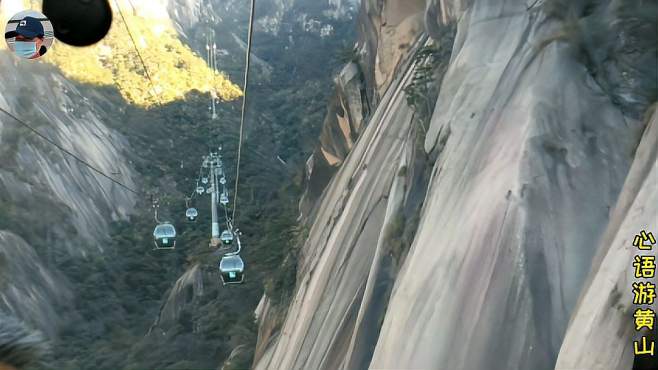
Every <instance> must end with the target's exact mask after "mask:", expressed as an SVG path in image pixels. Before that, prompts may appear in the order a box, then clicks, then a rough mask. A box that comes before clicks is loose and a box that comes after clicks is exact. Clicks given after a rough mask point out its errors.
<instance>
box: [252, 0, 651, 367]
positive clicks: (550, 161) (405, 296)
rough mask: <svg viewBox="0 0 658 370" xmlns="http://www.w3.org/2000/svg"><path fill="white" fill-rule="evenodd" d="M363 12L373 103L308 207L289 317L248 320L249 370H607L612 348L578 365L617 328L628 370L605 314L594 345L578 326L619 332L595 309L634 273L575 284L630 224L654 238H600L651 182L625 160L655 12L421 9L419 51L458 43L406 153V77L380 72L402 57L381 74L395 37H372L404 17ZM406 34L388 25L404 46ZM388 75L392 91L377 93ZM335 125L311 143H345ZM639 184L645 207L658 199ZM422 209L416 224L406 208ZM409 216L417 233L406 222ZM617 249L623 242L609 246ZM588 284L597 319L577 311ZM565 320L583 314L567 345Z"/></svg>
mask: <svg viewBox="0 0 658 370" xmlns="http://www.w3.org/2000/svg"><path fill="white" fill-rule="evenodd" d="M373 5H375V4H374V2H370V1H363V3H362V15H361V25H362V34H361V42H360V46H361V47H363V48H364V49H363V50H364V52H363V55H362V57H361V63H363V64H364V65H363V66H362V68H363V70H364V71H365V72H364V76H365V77H364V81H365V82H364V83H365V86H366V87H365V89H366V90H367V91H373V90H374V92H373V93H369V96H375V97H377V95H378V94H377V92H378V91H385V93H382V97H381V100H379V101H378V104H376V106H375V107H374V108H373V107H371V108H370V110H371V111H373V112H374V113H373V114H372V115H371V116H370V117H368V119H367V120H366V121H367V127H366V129H365V130H364V131H363V132H362V134H361V135H360V136H359V138H358V140H356V141H355V142H354V144H353V146H351V150H350V151H349V154H347V155H346V157H345V159H344V160H342V158H341V157H338V159H337V160H334V164H335V165H336V166H338V165H340V169H338V171H337V172H336V173H335V175H334V176H333V178H332V179H331V181H330V182H329V184H328V185H327V187H326V188H325V189H324V192H322V195H321V197H320V198H319V200H318V201H317V203H315V204H313V205H309V204H306V205H304V204H303V209H302V210H303V211H304V209H307V211H306V213H307V214H308V213H309V212H311V214H312V216H311V217H310V218H309V219H308V222H309V224H310V233H309V237H308V239H307V240H306V242H305V243H304V245H303V247H302V249H301V251H300V254H301V258H300V263H299V266H298V276H297V281H298V284H297V288H296V292H295V295H294V299H293V301H292V303H291V305H290V308H289V309H288V313H287V317H286V319H285V321H284V322H283V324H282V325H281V328H280V330H273V329H272V328H271V318H268V317H267V315H265V316H260V317H261V336H260V338H259V339H260V340H261V343H260V344H259V345H260V346H262V347H263V348H264V349H263V350H262V351H261V352H260V353H261V354H262V357H260V358H258V357H257V359H256V368H257V369H266V368H268V369H278V368H289V369H305V368H314V369H333V368H344V369H355V368H368V367H369V368H373V369H393V368H396V369H397V368H404V369H427V368H433V369H451V370H453V369H464V370H469V369H485V368H486V369H552V368H553V367H554V366H555V364H556V360H557V358H558V352H560V350H561V351H562V353H563V355H561V357H560V361H561V362H560V364H561V365H560V364H559V365H558V367H560V366H562V367H561V368H564V369H567V368H573V366H581V367H577V368H578V369H580V368H583V369H584V368H587V369H590V368H601V369H604V368H607V367H606V366H607V364H606V365H603V359H597V358H596V357H595V354H596V353H597V352H596V351H604V352H605V351H608V350H609V349H610V350H612V349H614V350H615V351H616V350H617V349H619V347H614V346H620V345H621V343H622V342H621V339H620V340H611V341H606V342H605V343H602V342H596V343H599V344H603V346H602V348H594V344H596V343H588V344H586V346H587V348H588V349H589V350H588V355H587V356H585V357H583V358H581V359H577V357H578V355H579V354H580V352H579V351H578V350H577V348H583V346H585V344H584V343H585V339H586V337H589V336H596V335H598V333H602V332H601V331H602V330H608V329H607V328H610V330H616V328H618V326H617V325H623V327H624V328H625V329H623V330H622V332H623V333H624V334H623V335H622V338H623V339H624V342H623V343H624V346H625V347H624V348H623V350H622V352H623V353H624V355H623V356H621V355H620V356H621V357H619V356H617V357H615V358H614V359H612V361H615V362H614V363H620V364H622V363H623V364H624V365H628V363H629V357H628V356H629V352H628V351H629V350H628V349H629V348H631V346H632V341H631V339H630V337H631V335H630V334H631V330H632V327H631V326H632V320H630V319H628V320H626V321H624V322H621V321H619V320H620V318H621V315H622V314H621V313H615V317H617V318H618V319H615V321H614V322H610V323H609V325H606V326H605V327H603V328H599V327H596V326H592V324H591V322H590V321H588V316H584V315H585V314H589V313H590V312H591V310H592V307H597V310H598V312H599V314H598V315H599V316H598V317H601V319H600V320H603V319H602V317H603V316H605V315H607V314H609V313H610V310H615V312H617V311H616V310H617V308H615V307H617V306H616V305H615V306H612V304H606V305H605V306H604V307H601V308H598V307H600V306H596V302H599V303H601V302H602V300H605V299H607V297H608V295H609V294H612V295H613V296H615V294H614V293H613V286H611V285H610V283H609V282H608V281H609V279H613V281H617V276H622V277H623V276H627V275H624V274H622V272H621V271H624V273H625V271H628V270H621V269H622V268H623V267H622V265H621V263H622V260H623V263H626V264H628V263H629V259H628V258H627V257H624V258H620V259H619V261H618V260H617V257H615V256H611V257H609V258H612V259H613V260H614V261H615V262H614V264H615V265H614V266H615V267H614V269H615V270H608V269H606V270H604V271H601V270H599V271H598V273H597V270H593V274H594V275H593V277H592V278H590V279H589V280H590V281H591V282H590V283H587V284H586V280H587V274H588V271H589V270H590V266H591V265H592V260H593V258H594V256H595V254H596V253H597V247H598V246H599V245H601V247H599V249H604V250H605V249H607V248H608V247H607V246H608V245H610V244H605V242H604V244H599V240H601V238H602V237H603V235H604V231H605V230H606V228H610V229H609V230H610V231H609V232H608V233H609V235H610V236H609V239H610V240H612V238H613V236H614V235H615V233H616V230H617V226H614V225H626V224H625V223H624V222H628V225H627V226H624V229H623V230H625V232H628V233H630V232H631V231H630V227H631V226H632V227H640V226H642V227H646V228H651V227H655V221H654V220H655V219H656V217H658V215H657V214H656V213H655V209H654V208H651V207H648V208H646V209H645V210H643V212H644V213H642V214H633V215H632V216H631V215H630V214H628V216H625V215H624V213H623V211H617V213H615V215H616V216H614V215H613V218H612V222H613V224H610V222H611V219H610V210H611V209H612V208H614V205H615V204H616V203H617V199H618V198H619V195H620V191H621V190H622V186H623V184H624V182H625V181H627V184H628V185H627V187H630V189H629V190H627V191H626V192H628V195H624V196H623V197H624V198H622V199H632V198H633V197H634V194H635V192H637V191H639V190H638V189H636V187H637V186H639V185H634V184H638V182H637V181H639V180H637V179H635V180H633V179H630V180H626V179H627V174H628V171H629V168H630V166H631V162H632V161H633V158H634V157H635V158H636V159H635V160H636V161H638V162H639V164H637V166H640V167H642V166H644V168H647V169H648V168H650V167H654V166H655V164H656V160H657V159H656V155H655V154H656V153H655V151H651V150H649V149H647V146H649V145H650V144H646V143H645V144H643V148H644V149H640V150H638V151H637V152H636V148H637V146H638V143H639V142H640V137H641V135H642V132H643V130H644V126H645V124H644V122H643V121H642V120H640V119H639V117H641V116H642V114H643V113H644V111H645V110H646V109H647V106H648V104H649V103H650V102H652V101H655V99H656V90H655V86H653V84H651V83H650V81H656V71H655V70H652V69H651V66H652V65H654V66H655V64H656V59H655V50H656V35H655V33H654V34H651V33H645V32H644V31H646V30H648V29H651V28H652V27H653V28H655V25H656V20H655V19H652V18H650V17H643V16H642V14H644V12H648V11H651V10H655V9H654V8H652V7H648V8H644V7H646V6H647V5H646V4H644V3H642V2H627V3H624V4H621V3H619V2H616V1H610V2H589V1H579V2H561V1H545V2H534V3H533V2H526V1H505V2H500V1H488V0H481V1H479V0H474V1H428V2H427V7H426V8H424V9H425V13H424V16H425V30H426V32H427V33H428V34H429V35H430V36H432V37H433V38H435V39H436V40H437V42H438V43H439V44H441V41H445V40H446V33H447V32H449V27H450V26H451V25H455V26H456V28H457V34H456V37H455V41H454V44H452V55H451V56H450V58H449V67H448V69H447V72H446V73H445V76H443V75H442V74H441V73H437V74H436V75H435V77H436V81H435V84H437V85H440V95H439V97H438V99H437V101H436V106H435V108H434V113H433V115H432V117H431V121H430V125H429V128H428V130H427V133H426V136H425V137H424V143H422V144H420V145H419V144H418V143H417V141H416V140H413V139H412V138H413V137H414V135H413V132H414V130H413V129H412V125H413V124H414V123H415V122H414V120H413V119H412V118H411V116H412V113H413V112H412V110H410V109H409V107H408V106H407V103H408V102H407V101H405V99H404V98H403V96H402V95H403V94H401V90H402V89H403V88H405V87H407V85H408V84H410V82H411V80H410V74H411V71H412V70H413V68H415V69H416V70H418V69H419V66H418V65H416V64H414V63H411V64H406V65H405V64H400V65H397V66H395V67H393V68H392V67H390V66H386V67H385V68H383V69H382V64H381V63H382V61H384V62H383V63H386V62H385V61H390V60H396V58H395V57H394V56H395V55H397V54H393V56H392V58H389V59H384V58H382V57H381V56H379V57H377V56H378V55H380V53H382V52H383V53H386V50H387V46H386V45H387V43H392V44H393V45H395V44H394V41H392V40H396V37H397V35H396V34H395V32H384V33H382V34H377V33H376V32H373V30H380V29H385V22H384V20H386V19H387V18H386V17H385V16H384V14H387V13H386V12H387V9H409V7H412V5H411V2H406V1H395V0H391V1H383V2H377V3H376V5H377V7H373ZM418 8H420V7H417V8H415V9H418ZM378 12H381V13H378ZM373 13H374V14H373ZM403 14H404V13H403ZM407 17H409V18H414V17H416V15H414V14H412V15H407ZM377 22H382V23H377ZM405 22H406V20H402V21H400V19H398V20H397V21H396V22H392V23H393V24H397V25H399V29H400V30H402V32H405V31H404V30H406V29H408V28H407V26H405V24H406V23H405ZM618 35H619V36H618ZM416 36H417V37H418V35H416ZM387 37H391V39H387ZM402 45H404V43H402V44H401V45H400V46H402ZM640 45H641V46H640ZM415 49H416V48H410V50H412V51H413V50H415ZM389 53H390V51H389ZM402 55H406V58H407V59H408V58H409V55H408V54H405V53H403V54H402ZM615 61H616V62H615ZM403 66H405V67H403ZM377 69H379V72H377ZM386 71H395V72H389V73H391V74H390V75H392V76H394V77H393V78H392V79H390V81H391V82H390V84H387V83H386V82H387V81H388V79H387V76H389V73H385V72H386ZM339 86H340V85H339ZM377 100H378V99H372V101H377ZM370 104H372V103H370ZM326 122H327V121H326ZM332 122H334V121H330V122H329V124H332ZM336 123H337V124H336ZM336 123H333V126H330V127H329V128H327V127H325V131H327V130H330V129H331V130H334V131H336V130H337V129H338V128H339V127H342V126H344V124H343V123H341V122H340V119H339V120H337V121H336ZM352 123H358V119H356V120H352V121H350V124H352ZM421 127H422V126H421ZM416 130H418V128H416ZM421 132H422V130H421ZM652 132H653V131H651V129H650V128H649V129H647V131H645V137H647V135H649V134H650V133H652ZM345 136H347V135H345ZM421 137H422V136H421ZM352 139H353V138H352ZM342 140H343V139H342V138H341V139H340V140H339V141H342ZM650 140H651V139H649V138H647V139H645V141H649V142H650ZM326 147H327V145H326V144H324V143H323V146H322V149H324V148H326ZM421 150H422V151H421ZM418 151H421V153H424V154H426V155H427V159H428V160H429V161H430V163H429V164H430V166H431V168H432V171H431V179H430V180H429V182H427V185H426V186H416V188H414V184H418V174H417V172H415V171H409V168H413V167H408V165H409V164H410V163H413V162H414V161H413V160H412V159H411V158H414V156H413V155H412V153H417V152H418ZM317 154H318V152H317V151H316V154H314V156H313V162H311V163H315V162H316V161H317V158H318V157H317ZM415 157H416V158H418V157H419V156H415ZM420 157H421V158H422V157H423V155H422V154H421V156H420ZM326 158H332V157H328V156H327V157H326ZM325 167H326V166H325ZM311 168H312V169H313V167H311ZM638 171H639V170H638ZM325 173H326V171H325ZM650 175H651V174H650V173H649V174H645V175H644V176H646V180H645V181H646V183H645V184H644V185H643V186H644V187H646V189H647V190H646V191H645V192H642V193H641V194H644V195H642V196H643V197H645V196H646V197H650V196H651V195H650V194H651V193H647V191H649V192H650V190H649V189H655V188H656V187H657V186H658V183H657V181H658V179H656V178H655V177H652V176H650ZM634 176H641V175H639V174H633V173H632V174H631V177H634ZM312 178H313V172H311V174H310V179H312ZM309 184H312V183H311V182H310V181H309ZM420 184H421V185H424V184H423V181H420ZM322 185H323V184H322V182H321V181H319V182H318V183H315V184H314V186H316V187H320V189H321V188H322V187H321V186H322ZM314 192H315V194H317V193H318V190H317V189H316V190H314ZM425 194H426V195H425ZM417 197H420V198H421V203H422V210H419V209H418V208H417V207H413V206H411V204H414V203H413V201H412V199H414V198H417ZM422 198H424V201H422ZM643 199H644V198H643ZM646 199H647V201H649V200H650V198H646ZM638 201H639V200H638ZM415 204H416V205H417V204H418V202H417V201H416V203H415ZM620 207H625V206H622V205H620ZM308 209H312V211H308ZM409 209H411V210H413V211H415V212H416V213H417V214H419V216H420V220H414V221H410V220H409V218H410V217H409V215H410V214H413V213H414V212H409ZM622 209H623V208H622ZM625 217H629V218H628V220H627V221H623V220H624V218H625ZM631 217H632V218H631ZM416 222H417V225H416ZM400 223H402V226H400ZM609 225H612V226H609ZM416 226H417V230H416ZM638 231H639V230H638ZM636 232H637V231H636ZM631 237H632V235H626V236H622V235H619V236H618V238H620V239H619V240H618V241H615V244H614V246H615V247H616V246H618V245H619V244H618V243H619V242H622V240H626V241H628V239H623V238H631ZM396 239H402V245H403V248H402V252H401V253H400V251H399V245H400V243H399V240H396ZM615 240H617V239H615ZM408 244H410V248H409V250H408V254H407V253H406V249H405V248H404V246H405V245H408ZM396 248H397V249H396ZM617 248H621V246H620V245H619V247H617ZM623 248H624V249H623V250H624V251H627V250H628V248H630V247H629V246H628V245H624V247H623ZM615 250H617V249H610V251H615ZM599 253H601V255H602V256H605V255H606V253H607V252H602V251H599ZM611 253H613V252H611ZM615 253H618V252H615ZM624 253H627V252H624ZM405 254H406V256H405ZM601 258H603V257H601ZM606 261H607V260H605V259H604V260H603V262H600V263H606ZM400 263H401V264H402V268H401V270H400V271H399V273H397V269H396V268H395V265H396V264H400ZM607 263H610V262H607ZM594 266H595V269H596V268H598V262H597V263H594ZM627 268H629V267H627ZM611 274H612V275H611ZM616 274H621V275H616ZM620 279H621V280H620V284H625V283H623V281H625V280H624V279H626V278H620ZM602 283H604V284H605V286H602V285H601V284H602ZM589 284H591V287H592V288H591V289H593V290H592V291H591V293H587V294H590V295H594V296H595V297H597V299H594V300H593V301H590V302H586V303H585V301H583V303H581V305H580V309H577V308H576V307H577V306H576V305H577V301H578V299H579V296H580V295H581V291H582V289H583V287H584V286H588V285H589ZM594 284H597V285H596V286H595V285H594ZM391 285H394V287H393V288H392V291H391V290H390V287H391ZM626 285H628V284H626ZM598 288H603V289H602V290H598ZM617 289H626V290H624V291H625V293H624V295H623V297H624V299H626V301H628V300H629V299H628V294H629V292H630V290H629V289H630V288H629V287H622V286H621V285H619V286H618V287H617ZM617 291H619V290H617ZM389 294H390V302H389ZM583 299H585V298H581V300H583ZM626 301H625V302H624V304H623V305H622V307H628V303H627V302H626ZM264 302H267V299H265V301H264ZM264 305H265V306H267V305H266V304H265V303H264ZM622 309H623V308H622ZM574 312H581V313H580V314H577V315H578V316H576V319H575V321H574V322H573V323H572V328H573V329H572V331H570V332H569V334H568V337H567V339H568V342H565V344H564V345H563V339H564V336H565V332H566V331H567V325H568V323H569V321H570V318H571V316H572V314H573V313H574ZM626 318H628V316H626ZM264 328H268V330H263V329H264ZM613 328H615V329H613ZM581 329H582V330H581ZM583 331H584V332H583ZM618 332H619V331H618ZM583 335H585V336H586V337H583ZM599 338H600V340H601V341H605V340H606V339H605V338H607V337H604V336H600V337H599ZM569 343H573V344H574V346H577V347H576V348H570V347H569ZM561 348H562V349H561ZM620 350H621V349H620ZM615 351H612V352H611V353H612V355H613V356H615V355H614V354H615V353H619V352H615ZM617 361H618V362H617ZM590 366H592V367H590ZM596 366H598V367H596ZM620 366H621V365H620ZM619 368H620V369H621V368H627V367H619Z"/></svg>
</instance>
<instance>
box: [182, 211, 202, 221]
mask: <svg viewBox="0 0 658 370" xmlns="http://www.w3.org/2000/svg"><path fill="white" fill-rule="evenodd" d="M198 215H199V212H198V211H197V210H196V208H188V209H187V211H185V217H187V220H188V221H190V222H194V221H196V218H197V216H198Z"/></svg>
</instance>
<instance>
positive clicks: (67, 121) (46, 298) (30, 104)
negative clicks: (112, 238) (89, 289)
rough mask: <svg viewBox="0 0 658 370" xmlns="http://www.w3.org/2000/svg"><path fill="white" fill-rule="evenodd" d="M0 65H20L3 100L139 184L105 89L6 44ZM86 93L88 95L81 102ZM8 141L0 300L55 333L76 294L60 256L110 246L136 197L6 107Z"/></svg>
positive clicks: (0, 121) (1, 194) (2, 131)
mask: <svg viewBox="0 0 658 370" xmlns="http://www.w3.org/2000/svg"><path fill="white" fill-rule="evenodd" d="M0 68H1V69H2V70H5V71H7V70H13V71H15V73H11V74H7V73H3V74H0V86H2V91H3V93H2V95H0V104H1V105H2V108H3V109H5V110H8V111H10V112H12V113H13V114H15V115H16V116H18V117H21V118H22V119H24V120H27V121H29V122H31V123H32V124H33V125H35V128H36V129H38V130H39V131H40V132H42V133H43V134H45V135H47V136H48V137H50V138H52V139H53V140H54V141H55V142H56V143H57V144H58V145H60V146H62V147H64V148H65V149H67V150H69V151H71V152H74V153H77V154H78V155H80V156H82V157H84V158H86V159H87V160H89V161H90V162H92V163H94V165H96V166H97V167H98V168H99V169H101V170H103V171H105V172H106V173H116V174H120V175H117V176H119V177H120V178H121V181H123V182H124V183H125V184H127V185H128V186H132V187H134V186H135V183H134V182H133V170H132V169H131V168H130V166H129V161H128V160H127V159H126V158H125V156H124V153H125V151H126V150H127V149H126V148H127V147H126V140H125V139H124V138H123V137H122V136H121V135H120V134H118V133H117V132H115V131H114V130H112V129H110V128H108V127H107V125H106V124H104V123H103V119H104V118H105V117H106V114H107V110H106V109H104V108H108V107H101V106H99V105H95V104H91V103H90V102H92V101H96V99H97V98H98V97H93V96H83V94H82V93H81V92H80V91H79V90H78V88H77V87H76V85H75V84H72V83H70V82H69V81H67V80H66V79H65V78H64V77H63V76H62V75H61V74H59V73H57V72H56V71H54V69H53V68H52V67H49V66H46V65H42V64H41V65H36V66H35V65H31V66H26V65H25V64H23V63H16V60H15V57H14V56H12V55H9V54H7V53H3V54H0ZM43 86H49V88H48V89H47V90H46V89H43V88H42V87H43ZM81 101H86V102H88V104H86V105H79V104H78V102H81ZM79 122H85V124H84V125H82V124H77V123H79ZM0 141H1V142H2V148H3V149H1V150H0V152H1V154H0V158H1V159H0V163H1V165H0V188H1V189H2V191H0V202H1V207H2V208H1V210H2V221H1V222H2V227H0V229H3V231H2V237H1V238H0V260H1V261H3V263H4V264H3V266H4V268H3V272H2V275H3V276H4V277H5V278H6V280H3V281H2V286H3V289H0V297H1V298H2V299H0V305H2V306H3V307H4V309H6V310H9V311H11V312H13V313H15V314H17V315H19V316H21V317H22V318H23V319H26V320H28V321H32V322H33V323H34V324H35V325H37V326H38V327H40V328H41V329H42V330H44V331H46V332H47V333H50V334H53V333H54V331H55V327H56V326H57V324H58V318H57V317H56V316H55V315H54V312H55V310H56V309H57V308H61V307H60V305H64V306H65V305H66V304H67V301H68V300H69V299H70V292H68V288H67V282H66V280H65V279H64V278H63V277H62V276H61V275H60V274H59V273H58V272H57V270H56V268H54V261H55V260H56V259H59V260H62V259H64V258H69V257H72V258H85V257H87V256H89V255H91V254H96V253H102V252H103V242H104V241H106V240H107V237H108V232H109V223H110V222H112V221H117V220H120V219H125V218H126V217H127V215H128V213H129V212H131V210H132V208H133V206H134V203H135V197H134V195H132V194H131V193H128V192H126V191H125V190H123V189H121V188H120V187H118V186H117V185H115V184H113V183H111V182H110V181H109V180H107V179H103V178H98V177H97V176H95V175H94V174H92V173H90V172H89V170H88V169H87V168H85V167H84V166H83V165H81V164H80V163H79V162H76V161H75V160H72V159H71V158H70V157H67V156H65V155H64V154H63V153H62V152H60V151H58V150H56V149H53V147H51V146H50V144H47V143H45V142H44V141H42V140H41V139H40V138H38V137H36V136H34V135H31V134H30V133H29V131H28V129H26V128H25V127H22V126H20V125H18V124H17V123H16V122H15V121H13V120H12V119H11V118H9V117H7V116H6V115H4V114H3V115H2V117H0ZM32 244H34V245H39V246H40V247H39V248H37V249H35V247H34V246H33V245H32ZM46 246H47V247H46ZM53 268H54V269H53ZM35 272H36V273H35Z"/></svg>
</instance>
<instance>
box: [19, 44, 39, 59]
mask: <svg viewBox="0 0 658 370" xmlns="http://www.w3.org/2000/svg"><path fill="white" fill-rule="evenodd" d="M14 52H15V53H16V55H18V56H20V57H23V58H29V57H31V56H33V55H34V54H35V53H36V52H37V43H36V42H34V41H16V42H15V43H14Z"/></svg>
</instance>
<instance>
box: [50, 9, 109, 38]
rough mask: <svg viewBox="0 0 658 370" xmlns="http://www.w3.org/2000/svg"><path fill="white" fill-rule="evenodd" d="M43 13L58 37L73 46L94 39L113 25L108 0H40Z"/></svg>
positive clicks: (102, 34)
mask: <svg viewBox="0 0 658 370" xmlns="http://www.w3.org/2000/svg"><path fill="white" fill-rule="evenodd" d="M43 14H45V15H46V17H48V19H49V20H50V22H51V23H52V24H53V28H54V29H55V37H56V38H57V40H59V41H61V42H63V43H65V44H69V45H73V46H89V45H92V44H95V43H97V42H98V41H100V40H102V39H103V37H105V35H107V32H108V31H109V30H110V26H112V8H111V7H110V4H109V3H108V1H107V0H43Z"/></svg>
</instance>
